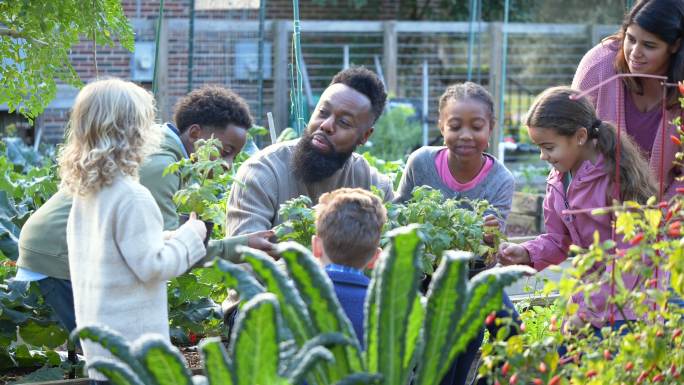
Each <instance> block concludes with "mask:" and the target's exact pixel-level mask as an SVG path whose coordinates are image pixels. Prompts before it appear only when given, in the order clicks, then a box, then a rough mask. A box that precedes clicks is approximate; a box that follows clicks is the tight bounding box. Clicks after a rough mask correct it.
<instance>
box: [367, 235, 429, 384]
mask: <svg viewBox="0 0 684 385" xmlns="http://www.w3.org/2000/svg"><path fill="white" fill-rule="evenodd" d="M388 237H389V240H390V242H389V247H387V248H386V249H385V252H384V253H383V255H382V257H381V258H380V261H379V264H378V267H377V268H378V269H379V271H380V272H381V274H379V275H377V276H375V277H374V279H377V281H376V283H375V284H374V290H376V291H377V293H376V294H374V295H375V301H377V305H376V306H377V307H376V312H375V313H374V314H373V316H374V317H377V321H373V324H374V326H375V328H374V329H372V330H368V331H366V332H367V333H376V334H377V337H373V338H377V344H373V345H372V346H369V348H374V349H375V348H377V349H378V352H377V353H374V354H373V357H375V358H377V360H378V362H377V364H375V363H369V367H370V368H373V370H374V371H375V370H377V371H378V372H379V373H382V375H383V377H384V381H386V382H387V383H389V384H405V383H407V382H408V378H409V375H410V373H411V370H412V368H410V367H407V366H405V364H408V362H410V361H412V359H411V357H406V356H405V354H406V350H407V346H406V343H407V342H408V341H407V336H408V327H409V325H410V324H411V322H412V321H411V320H410V316H411V313H412V311H413V306H414V305H415V304H416V299H417V298H418V297H419V293H418V284H419V282H420V276H421V274H422V270H421V265H420V245H421V241H420V238H419V236H418V234H417V226H415V225H414V226H407V227H401V228H398V229H395V230H393V231H391V232H390V233H389V234H388ZM415 327H416V325H413V328H414V330H413V332H414V335H413V336H412V337H410V338H415V337H417V336H416V335H415ZM413 342H414V343H415V339H414V341H413ZM414 347H415V345H414V346H413V347H412V348H411V350H413V348H414ZM376 367H377V369H376Z"/></svg>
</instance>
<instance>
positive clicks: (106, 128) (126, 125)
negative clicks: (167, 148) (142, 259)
mask: <svg viewBox="0 0 684 385" xmlns="http://www.w3.org/2000/svg"><path fill="white" fill-rule="evenodd" d="M154 119H155V106H154V97H153V96H152V94H151V93H150V92H148V91H146V90H145V89H143V88H141V87H140V86H137V85H135V84H133V83H131V82H128V81H124V80H121V79H116V78H111V79H104V80H97V81H94V82H92V83H90V84H88V85H86V86H85V87H83V89H82V90H81V91H80V92H79V93H78V96H77V97H76V101H75V102H74V107H73V109H72V111H71V117H70V118H69V124H68V127H67V139H66V145H65V146H64V148H63V149H62V151H61V153H60V156H59V167H60V170H59V173H60V176H61V178H62V187H63V188H65V189H66V190H67V191H68V192H70V193H72V194H81V195H86V194H89V193H93V192H97V191H98V190H100V189H101V188H102V187H103V186H106V185H109V184H111V183H112V180H113V179H114V178H115V177H116V176H117V175H119V174H123V175H131V176H137V174H138V167H139V165H140V164H141V163H142V161H143V160H144V159H145V157H146V156H147V155H148V154H150V153H151V152H153V151H155V150H156V149H157V148H158V146H159V141H160V138H161V131H160V129H159V127H158V126H156V125H154Z"/></svg>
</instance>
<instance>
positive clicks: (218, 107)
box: [173, 85, 253, 133]
mask: <svg viewBox="0 0 684 385" xmlns="http://www.w3.org/2000/svg"><path fill="white" fill-rule="evenodd" d="M173 121H174V122H175V123H176V127H178V130H179V131H180V132H181V133H183V132H185V130H187V129H188V127H190V126H192V125H193V124H199V125H200V126H201V127H202V128H214V129H223V128H225V127H226V126H227V125H229V124H233V125H236V126H238V127H243V128H245V129H249V128H250V127H252V123H253V122H252V116H251V115H250V113H249V106H248V105H247V103H246V102H245V100H244V99H242V98H241V97H240V96H239V95H238V94H236V93H235V92H233V91H231V90H229V89H228V88H225V87H222V86H219V85H205V86H203V87H201V88H198V89H196V90H193V91H192V92H190V93H189V94H187V95H185V96H184V97H182V98H181V99H180V100H178V103H176V106H175V107H174V113H173Z"/></svg>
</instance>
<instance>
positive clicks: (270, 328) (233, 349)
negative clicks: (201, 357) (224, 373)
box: [230, 293, 281, 385]
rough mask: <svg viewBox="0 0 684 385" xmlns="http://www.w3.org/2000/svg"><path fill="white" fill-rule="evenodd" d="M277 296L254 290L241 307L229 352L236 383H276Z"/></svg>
mask: <svg viewBox="0 0 684 385" xmlns="http://www.w3.org/2000/svg"><path fill="white" fill-rule="evenodd" d="M279 311H280V310H279V305H278V299H277V298H276V296H275V295H273V294H271V293H263V294H257V295H256V296H254V297H253V298H252V299H250V300H249V301H248V302H247V303H245V305H244V306H243V307H242V308H241V309H240V313H239V315H238V319H237V321H236V323H235V329H234V330H233V336H232V338H231V346H230V356H231V359H232V362H233V368H234V371H235V379H236V384H237V385H257V384H275V383H279V382H280V381H281V378H280V376H279V375H278V365H279V359H278V357H279V356H278V354H279V350H278V342H279V340H280V339H279V336H278V331H279V329H280V318H279Z"/></svg>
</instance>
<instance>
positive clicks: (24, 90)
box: [0, 0, 135, 119]
mask: <svg viewBox="0 0 684 385" xmlns="http://www.w3.org/2000/svg"><path fill="white" fill-rule="evenodd" d="M81 39H88V40H95V41H96V42H97V45H99V46H103V45H108V46H111V47H113V46H115V45H118V44H120V45H121V46H123V47H124V48H126V49H127V50H129V51H133V49H134V46H135V44H134V36H133V29H132V28H131V26H130V24H129V23H128V19H127V18H126V16H125V15H124V12H123V7H122V5H121V3H120V2H118V1H78V0H64V1H3V2H0V57H2V59H3V60H2V65H0V104H2V103H7V105H8V106H9V110H10V112H12V111H14V110H15V109H17V110H18V111H19V112H21V113H22V114H24V115H25V116H27V117H28V118H30V119H33V118H35V117H36V116H38V115H39V114H40V113H41V112H42V111H43V109H44V108H45V106H47V105H48V104H49V103H50V101H51V100H52V99H54V97H55V95H56V93H57V83H58V82H61V83H64V84H68V85H72V86H75V87H80V86H81V80H80V79H79V77H78V74H77V73H76V71H75V70H74V68H73V66H72V65H71V61H70V58H69V55H70V50H71V48H72V47H73V46H74V45H76V44H78V43H79V42H81ZM93 52H94V53H95V52H96V51H95V48H94V51H93Z"/></svg>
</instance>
